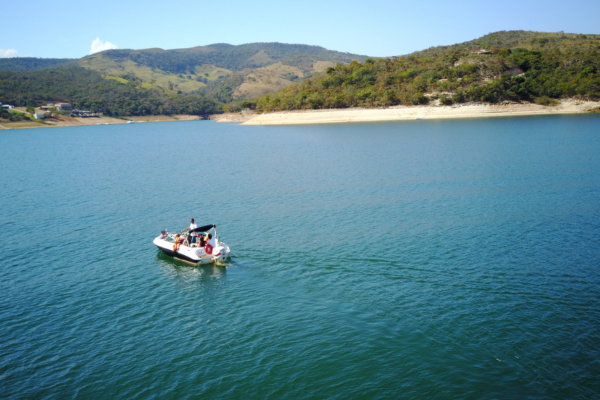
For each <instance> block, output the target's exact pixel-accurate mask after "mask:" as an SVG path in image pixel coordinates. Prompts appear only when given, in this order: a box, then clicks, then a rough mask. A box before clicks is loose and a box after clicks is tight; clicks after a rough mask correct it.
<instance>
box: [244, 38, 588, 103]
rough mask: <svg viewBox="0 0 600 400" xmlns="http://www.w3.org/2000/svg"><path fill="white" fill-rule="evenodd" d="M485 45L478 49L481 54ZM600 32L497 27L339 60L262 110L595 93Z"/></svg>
mask: <svg viewBox="0 0 600 400" xmlns="http://www.w3.org/2000/svg"><path fill="white" fill-rule="evenodd" d="M482 50H483V51H482ZM599 70H600V35H578V34H564V33H562V32H561V33H542V32H526V31H508V32H505V31H502V32H496V33H491V34H489V35H486V36H483V37H481V38H479V39H475V40H473V41H469V42H465V43H460V44H456V45H452V46H438V47H432V48H430V49H426V50H423V51H418V52H415V53H413V54H409V55H407V56H402V57H393V58H383V59H366V60H365V61H364V62H362V63H361V62H351V63H350V64H347V65H344V64H338V65H336V66H335V67H331V68H328V69H327V70H326V71H324V72H322V73H319V74H318V75H315V76H313V77H312V78H310V79H307V80H305V81H303V82H300V83H297V84H294V85H292V86H289V87H287V88H284V89H282V90H281V91H279V92H276V93H271V94H267V95H264V96H262V97H260V98H258V100H257V101H256V102H255V104H256V106H257V107H258V109H260V110H263V111H277V110H296V109H321V108H344V107H357V106H360V107H380V106H392V105H398V104H404V105H417V104H426V103H434V104H452V103H461V102H465V101H475V102H488V103H496V102H500V101H536V102H539V103H541V104H553V103H554V102H555V101H554V100H553V99H558V98H565V97H575V96H579V97H582V98H590V99H591V98H593V99H597V98H600V75H599Z"/></svg>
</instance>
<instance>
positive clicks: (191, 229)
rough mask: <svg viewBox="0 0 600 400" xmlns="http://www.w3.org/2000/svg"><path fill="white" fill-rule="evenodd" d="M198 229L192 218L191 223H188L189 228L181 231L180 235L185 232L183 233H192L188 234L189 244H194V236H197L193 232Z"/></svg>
mask: <svg viewBox="0 0 600 400" xmlns="http://www.w3.org/2000/svg"><path fill="white" fill-rule="evenodd" d="M197 227H198V225H196V223H195V222H194V218H192V221H191V223H190V227H189V228H185V229H184V230H182V231H181V233H183V232H185V231H191V232H192V233H191V234H190V235H191V237H190V244H192V243H196V236H198V233H197V232H194V229H196V228H197Z"/></svg>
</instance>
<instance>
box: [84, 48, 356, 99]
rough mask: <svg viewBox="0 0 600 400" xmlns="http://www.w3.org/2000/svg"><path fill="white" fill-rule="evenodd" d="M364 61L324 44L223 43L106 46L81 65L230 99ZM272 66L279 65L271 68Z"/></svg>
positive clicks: (254, 93) (114, 74)
mask: <svg viewBox="0 0 600 400" xmlns="http://www.w3.org/2000/svg"><path fill="white" fill-rule="evenodd" d="M364 59H365V56H360V55H356V54H349V53H341V52H338V51H332V50H327V49H324V48H322V47H319V46H308V45H300V44H284V43H250V44H243V45H239V46H234V45H230V44H225V43H220V44H213V45H209V46H200V47H192V48H189V49H175V50H163V49H145V50H107V51H104V52H101V53H97V54H93V55H90V56H87V57H84V58H82V59H80V60H78V61H77V63H78V65H80V66H82V67H84V68H88V69H92V70H95V71H98V72H100V73H101V74H103V75H105V76H107V77H124V75H130V76H134V77H135V78H137V79H139V80H141V81H143V82H147V83H150V84H152V85H156V86H160V87H162V88H165V89H168V90H171V91H176V92H184V93H190V92H195V93H196V94H201V95H207V96H210V97H215V98H217V99H219V101H221V102H230V101H232V100H234V99H241V98H248V97H256V96H259V95H261V94H264V93H269V92H272V91H275V90H279V89H281V88H282V87H285V86H289V85H291V84H292V83H293V82H295V81H297V80H299V79H303V78H306V77H308V76H311V75H312V74H314V73H316V72H319V71H321V70H324V69H325V68H326V67H328V66H333V65H335V64H336V63H349V62H350V61H352V60H359V61H362V60H364ZM324 64H326V65H324ZM273 65H277V66H279V68H269V67H271V66H273Z"/></svg>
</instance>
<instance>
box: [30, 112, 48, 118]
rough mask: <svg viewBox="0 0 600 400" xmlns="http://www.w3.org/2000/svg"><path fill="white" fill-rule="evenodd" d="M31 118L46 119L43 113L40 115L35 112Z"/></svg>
mask: <svg viewBox="0 0 600 400" xmlns="http://www.w3.org/2000/svg"><path fill="white" fill-rule="evenodd" d="M33 118H35V119H44V118H46V115H45V114H44V113H41V112H36V113H34V114H33Z"/></svg>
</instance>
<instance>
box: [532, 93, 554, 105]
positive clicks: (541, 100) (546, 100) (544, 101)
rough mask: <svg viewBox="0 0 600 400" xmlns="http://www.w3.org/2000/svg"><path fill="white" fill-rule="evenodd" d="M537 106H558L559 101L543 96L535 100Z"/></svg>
mask: <svg viewBox="0 0 600 400" xmlns="http://www.w3.org/2000/svg"><path fill="white" fill-rule="evenodd" d="M534 101H535V104H539V105H541V106H551V107H554V106H557V105H558V101H556V100H554V99H552V98H550V97H548V96H541V97H537V98H536V99H535V100H534Z"/></svg>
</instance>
